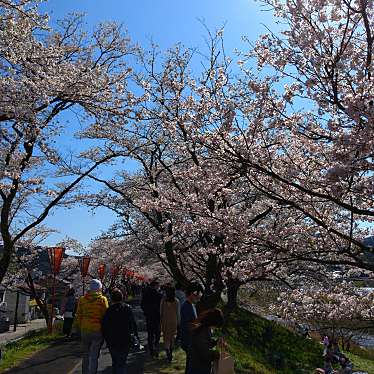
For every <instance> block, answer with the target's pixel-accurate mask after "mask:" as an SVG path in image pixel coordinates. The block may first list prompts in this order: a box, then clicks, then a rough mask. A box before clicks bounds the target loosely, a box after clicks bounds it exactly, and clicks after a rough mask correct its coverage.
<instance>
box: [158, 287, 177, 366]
mask: <svg viewBox="0 0 374 374" xmlns="http://www.w3.org/2000/svg"><path fill="white" fill-rule="evenodd" d="M165 291H166V292H165V294H166V295H165V297H164V298H163V299H162V300H161V304H160V321H161V331H162V335H163V337H164V345H165V350H166V357H167V359H168V361H169V362H171V361H172V359H173V347H174V340H175V337H176V336H177V327H178V324H179V321H180V315H179V301H178V299H177V298H176V297H175V288H174V287H168V288H167V289H166V290H165Z"/></svg>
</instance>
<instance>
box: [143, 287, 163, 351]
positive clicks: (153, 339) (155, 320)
mask: <svg viewBox="0 0 374 374" xmlns="http://www.w3.org/2000/svg"><path fill="white" fill-rule="evenodd" d="M158 287H159V283H158V281H156V280H153V281H152V282H151V283H150V285H149V286H147V287H146V288H145V289H144V291H143V297H142V301H141V304H140V306H141V308H142V310H143V313H144V316H145V320H146V324H147V335H148V349H149V353H150V355H151V356H152V357H158V348H159V344H160V336H161V330H160V303H161V298H162V295H161V293H160V292H159V291H158Z"/></svg>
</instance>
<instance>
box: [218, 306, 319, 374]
mask: <svg viewBox="0 0 374 374" xmlns="http://www.w3.org/2000/svg"><path fill="white" fill-rule="evenodd" d="M224 336H225V339H226V341H227V342H228V344H229V347H230V348H229V350H230V353H231V354H232V356H233V357H234V359H235V363H236V366H237V371H238V373H248V374H249V373H251V374H273V373H274V374H275V373H277V374H280V373H283V374H299V373H300V374H301V373H310V372H313V370H314V369H315V368H316V367H318V366H321V365H322V363H323V362H322V346H321V345H320V344H318V343H317V342H315V341H313V340H310V339H305V338H303V337H301V336H299V335H297V334H294V333H293V332H291V331H289V330H288V329H286V328H285V327H283V326H280V325H279V324H277V323H275V322H273V321H268V320H266V319H264V318H261V317H259V316H257V315H256V314H253V313H251V312H248V311H246V310H244V309H237V310H236V311H234V312H233V313H232V314H231V315H230V318H229V320H228V321H227V324H226V331H224Z"/></svg>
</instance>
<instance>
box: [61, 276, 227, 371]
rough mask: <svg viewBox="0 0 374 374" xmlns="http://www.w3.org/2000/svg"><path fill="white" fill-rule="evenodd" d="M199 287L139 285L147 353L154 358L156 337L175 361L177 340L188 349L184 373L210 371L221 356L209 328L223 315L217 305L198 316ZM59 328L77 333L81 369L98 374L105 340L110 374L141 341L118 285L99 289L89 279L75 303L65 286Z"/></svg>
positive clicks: (96, 282) (218, 324)
mask: <svg viewBox="0 0 374 374" xmlns="http://www.w3.org/2000/svg"><path fill="white" fill-rule="evenodd" d="M201 291H202V289H201V286H200V285H199V284H191V285H190V286H188V287H187V289H186V290H182V287H181V286H180V285H178V284H177V285H176V286H175V287H174V286H173V285H172V284H170V283H168V284H165V285H164V286H162V287H160V284H159V282H158V281H157V280H153V281H152V282H150V284H148V285H145V286H144V288H143V289H142V297H141V309H142V310H143V313H144V316H145V321H146V326H147V343H148V346H147V348H148V351H149V354H150V355H151V357H153V358H157V357H158V356H159V352H160V338H161V334H162V336H163V345H164V350H165V352H166V358H167V361H168V362H170V363H171V362H172V360H173V350H174V347H175V345H176V344H179V345H180V346H181V348H182V349H183V350H184V351H185V352H186V369H185V373H186V374H210V373H211V371H212V366H213V362H214V361H216V360H218V359H219V355H220V354H219V350H216V349H214V347H215V346H216V345H218V347H221V348H223V347H224V346H225V342H224V340H223V339H222V338H220V339H213V335H212V330H213V329H214V328H219V327H222V326H223V323H224V320H223V314H222V312H221V311H220V310H219V309H208V310H205V311H203V312H201V313H199V315H198V314H197V311H196V304H197V303H198V302H199V300H200V297H201ZM62 309H63V315H64V325H63V332H64V334H65V335H66V336H67V337H70V335H71V333H72V331H74V330H76V331H78V332H79V334H80V337H81V341H82V349H83V360H82V373H83V374H96V372H97V368H98V359H99V355H100V350H101V347H102V345H103V342H104V341H105V342H106V345H107V347H108V349H109V352H110V355H111V358H112V372H113V374H125V373H126V362H127V356H128V354H129V351H130V349H131V348H132V347H134V345H136V342H139V337H138V330H137V324H136V321H135V318H134V315H133V312H132V309H131V307H130V306H129V305H128V304H126V303H124V295H123V293H122V291H121V290H120V289H114V290H112V291H111V293H110V305H109V302H108V298H107V297H106V296H104V295H103V293H102V284H101V282H100V280H98V279H92V280H91V282H90V284H89V290H88V292H87V293H86V294H85V295H84V296H82V297H80V299H79V302H78V303H76V298H75V292H74V290H73V289H69V291H68V292H67V294H66V298H65V302H64V305H63V307H62Z"/></svg>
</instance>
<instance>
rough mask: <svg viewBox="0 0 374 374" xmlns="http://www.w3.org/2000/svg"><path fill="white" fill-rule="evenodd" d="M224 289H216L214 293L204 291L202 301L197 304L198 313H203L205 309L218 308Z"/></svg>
mask: <svg viewBox="0 0 374 374" xmlns="http://www.w3.org/2000/svg"><path fill="white" fill-rule="evenodd" d="M221 293H222V290H219V291H215V292H212V293H208V294H207V293H204V294H203V296H202V297H201V299H200V301H199V302H198V304H197V305H196V309H197V313H198V314H199V313H201V312H203V311H204V310H207V309H212V308H216V307H217V305H218V303H219V302H220V301H221Z"/></svg>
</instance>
